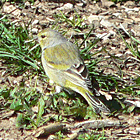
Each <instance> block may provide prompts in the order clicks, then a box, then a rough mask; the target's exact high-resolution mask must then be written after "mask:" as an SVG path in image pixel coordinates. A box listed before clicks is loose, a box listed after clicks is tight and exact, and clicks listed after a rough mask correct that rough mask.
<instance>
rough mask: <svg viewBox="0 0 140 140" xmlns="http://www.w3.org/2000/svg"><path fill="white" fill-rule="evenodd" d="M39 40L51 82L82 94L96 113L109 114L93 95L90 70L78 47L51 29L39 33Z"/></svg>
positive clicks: (44, 66)
mask: <svg viewBox="0 0 140 140" xmlns="http://www.w3.org/2000/svg"><path fill="white" fill-rule="evenodd" d="M38 40H39V44H40V46H41V48H42V58H41V59H42V65H43V68H44V70H45V73H46V75H47V76H48V77H49V78H50V80H51V81H53V82H54V83H56V84H57V85H58V86H60V87H62V88H64V89H67V90H69V89H70V90H73V91H75V92H77V93H79V94H81V95H82V96H83V97H84V98H85V99H86V101H87V102H88V103H89V105H90V106H91V107H92V108H93V110H94V111H95V112H96V113H100V112H109V109H108V108H107V107H106V106H105V105H104V104H103V103H102V102H101V101H100V100H99V99H97V98H95V96H94V95H93V91H92V90H93V89H92V85H91V81H90V80H89V77H88V70H87V68H86V66H85V64H84V61H83V60H82V59H81V56H80V52H79V50H78V48H77V47H76V45H75V44H73V43H71V42H69V41H68V40H67V39H66V38H64V37H63V36H62V35H61V34H60V33H58V32H57V31H55V30H52V29H49V28H48V29H44V30H43V31H41V32H39V33H38Z"/></svg>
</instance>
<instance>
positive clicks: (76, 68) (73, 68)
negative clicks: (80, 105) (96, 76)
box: [42, 41, 92, 90]
mask: <svg viewBox="0 0 140 140" xmlns="http://www.w3.org/2000/svg"><path fill="white" fill-rule="evenodd" d="M42 54H43V57H44V58H45V59H44V60H45V61H46V64H47V65H48V66H49V67H51V68H53V69H56V70H58V71H59V70H60V71H63V72H64V74H65V75H66V76H67V78H69V80H70V81H71V82H73V83H75V84H78V85H79V86H82V87H84V88H85V89H87V90H89V89H92V85H91V81H90V80H89V78H88V70H87V68H86V66H85V64H84V62H83V61H82V59H81V57H80V52H79V50H78V48H77V47H76V46H75V45H74V44H72V43H71V42H68V41H66V42H64V43H60V44H58V45H55V46H54V47H49V48H46V49H45V50H44V52H43V53H42Z"/></svg>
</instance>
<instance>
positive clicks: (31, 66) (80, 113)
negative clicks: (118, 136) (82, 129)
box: [0, 12, 140, 139]
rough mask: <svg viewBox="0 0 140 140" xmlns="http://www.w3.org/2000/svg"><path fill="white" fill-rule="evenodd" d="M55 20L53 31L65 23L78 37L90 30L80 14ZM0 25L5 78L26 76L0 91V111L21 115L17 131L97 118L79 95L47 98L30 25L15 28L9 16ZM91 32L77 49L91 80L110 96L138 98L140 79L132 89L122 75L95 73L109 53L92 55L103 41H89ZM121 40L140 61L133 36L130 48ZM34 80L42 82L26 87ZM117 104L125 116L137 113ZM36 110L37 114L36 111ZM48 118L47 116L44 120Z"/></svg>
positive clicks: (90, 136)
mask: <svg viewBox="0 0 140 140" xmlns="http://www.w3.org/2000/svg"><path fill="white" fill-rule="evenodd" d="M55 17H56V23H55V25H58V26H52V28H55V29H61V28H60V26H61V24H62V25H63V24H64V23H65V24H67V26H69V27H71V28H72V30H74V31H76V32H78V33H79V32H81V30H83V29H85V28H87V27H88V26H87V25H82V22H83V19H81V17H80V16H79V15H78V14H77V13H75V14H74V15H73V18H71V19H69V17H66V16H65V14H63V13H62V12H60V13H59V14H56V15H55ZM0 21H1V22H0V43H1V44H2V45H1V46H0V58H1V62H2V65H3V66H4V68H6V72H5V75H6V76H7V75H9V76H17V77H18V76H23V79H24V80H23V81H21V82H20V84H19V85H16V86H15V85H14V86H13V85H11V86H7V85H6V84H5V85H3V88H1V89H0V99H2V100H3V104H2V105H1V106H0V107H1V108H0V109H1V110H14V111H15V112H16V113H17V114H18V115H17V123H16V125H17V127H18V128H24V129H33V128H37V127H39V126H42V125H43V124H46V122H49V121H53V122H67V121H69V117H70V116H71V117H70V119H71V120H73V121H79V120H84V119H91V118H95V117H97V116H95V114H94V113H93V111H92V109H91V108H90V107H89V106H88V105H87V103H86V102H85V101H84V99H83V98H82V97H81V96H80V95H75V94H70V95H69V94H68V93H65V92H61V93H60V94H58V95H54V96H53V97H51V96H48V95H45V93H46V92H45V89H44V88H46V87H47V86H48V85H47V84H48V81H47V80H48V79H47V78H46V77H45V74H44V70H43V68H42V66H41V65H40V57H41V50H40V47H34V46H35V45H36V42H35V41H32V42H30V41H29V42H28V40H30V39H32V37H31V36H29V30H28V26H29V25H25V26H24V27H22V26H21V25H20V24H19V25H18V26H16V25H15V24H14V23H11V22H10V21H9V20H8V17H6V16H5V17H2V16H1V18H0ZM58 22H59V23H60V24H59V23H58ZM88 28H89V27H88ZM90 28H91V30H90V31H89V33H87V34H86V33H85V34H84V35H83V37H84V39H83V40H84V41H82V42H80V45H79V44H78V40H76V41H75V42H76V45H77V46H80V48H82V49H81V55H82V57H83V59H84V60H86V65H87V67H88V69H89V73H90V77H91V79H92V78H94V79H96V81H97V83H99V87H100V88H102V90H104V91H108V92H109V91H111V90H115V91H116V92H121V93H124V94H126V95H128V94H131V95H133V96H138V95H139V90H135V88H139V86H140V80H139V77H137V78H136V79H135V80H134V81H135V82H136V83H135V84H134V85H129V83H127V82H125V81H124V80H123V74H121V75H117V76H115V75H105V74H103V72H102V70H96V68H97V65H98V64H99V63H101V62H103V61H107V58H96V54H98V53H100V52H105V53H108V52H107V50H106V48H105V47H103V48H102V50H100V51H98V52H96V53H94V54H93V53H91V50H92V49H93V48H94V47H96V45H97V43H98V41H100V39H98V38H94V41H91V40H90V39H89V37H90V34H91V31H92V30H93V28H92V27H90ZM60 31H62V32H63V33H65V34H66V33H67V32H66V30H65V31H63V30H62V29H61V30H60ZM120 37H121V38H122V39H123V41H124V43H125V44H126V46H127V47H128V49H129V50H130V51H131V52H132V54H133V56H134V58H136V59H138V60H139V58H140V56H139V51H138V45H139V44H140V43H139V42H138V40H136V39H135V38H134V37H133V36H130V37H131V39H132V41H131V44H128V43H127V42H126V41H125V39H124V38H123V36H122V35H121V34H120ZM85 41H87V46H86V47H84V44H85ZM27 42H28V43H27ZM110 56H111V58H113V59H117V60H120V59H119V58H118V57H115V56H113V55H110ZM120 61H122V60H120ZM122 62H123V61H122ZM118 68H119V69H120V71H121V73H123V72H122V70H121V68H120V67H118ZM34 77H39V78H36V80H35V82H34V83H33V85H32V86H29V87H27V84H26V82H27V81H30V83H32V81H33V80H34ZM41 81H42V83H43V84H44V83H46V84H45V85H43V84H42V83H41V84H38V82H41ZM30 85H31V84H30ZM42 85H43V89H44V90H43V92H42V91H39V90H37V89H38V87H40V86H42ZM50 92H51V91H47V93H48V94H49V93H50ZM122 96H124V95H122ZM115 100H116V102H117V103H118V104H119V105H121V107H122V110H121V111H122V112H124V113H126V112H132V111H133V110H134V109H133V108H127V107H126V106H125V105H124V104H123V102H122V100H121V99H119V98H115ZM111 106H113V104H110V107H111ZM35 107H36V108H37V110H34V108H35ZM119 109H120V108H119ZM50 113H51V114H53V115H52V116H49V115H48V114H50ZM46 114H47V115H48V116H45V115H46ZM56 135H57V137H58V138H59V139H62V138H63V137H65V136H64V134H63V133H62V132H61V131H60V132H58V133H56ZM83 137H84V138H85V139H91V138H93V139H105V137H104V133H103V135H94V133H93V134H92V135H91V134H89V133H87V134H86V133H85V134H80V135H79V136H78V139H82V138H83Z"/></svg>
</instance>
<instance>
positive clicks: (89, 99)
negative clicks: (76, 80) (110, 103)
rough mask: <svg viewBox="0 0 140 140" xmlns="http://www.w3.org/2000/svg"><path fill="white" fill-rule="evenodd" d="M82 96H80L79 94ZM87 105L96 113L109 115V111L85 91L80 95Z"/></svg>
mask: <svg viewBox="0 0 140 140" xmlns="http://www.w3.org/2000/svg"><path fill="white" fill-rule="evenodd" d="M81 95H82V94H81ZM82 96H83V97H84V98H85V99H86V100H87V102H88V103H89V105H90V106H91V107H92V108H93V110H94V111H95V112H96V113H101V112H103V113H109V112H110V110H109V109H108V108H107V107H106V106H105V105H104V104H103V103H102V102H101V101H100V100H99V99H97V98H96V97H95V96H94V95H92V94H91V93H90V91H86V92H85V94H84V95H82Z"/></svg>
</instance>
